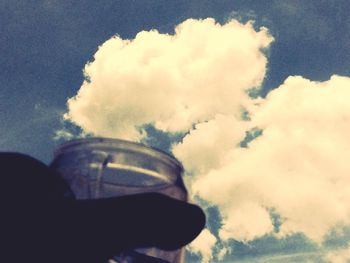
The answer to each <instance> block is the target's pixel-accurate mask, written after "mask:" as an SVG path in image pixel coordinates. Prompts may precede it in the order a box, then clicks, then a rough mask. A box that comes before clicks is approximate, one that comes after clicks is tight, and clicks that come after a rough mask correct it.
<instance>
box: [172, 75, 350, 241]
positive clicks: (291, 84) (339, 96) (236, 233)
mask: <svg viewBox="0 0 350 263" xmlns="http://www.w3.org/2000/svg"><path fill="white" fill-rule="evenodd" d="M349 97H350V78H348V77H340V76H333V77H332V78H331V79H330V80H329V81H325V82H314V81H310V80H307V79H304V78H302V77H297V76H296V77H289V78H288V79H287V80H286V81H285V82H284V84H282V85H281V86H280V87H279V88H277V89H275V90H274V91H272V92H271V93H270V94H269V95H268V96H267V98H266V99H265V100H263V101H260V105H259V106H255V107H252V108H251V109H250V110H251V121H250V124H251V125H252V126H258V127H260V128H262V129H263V134H262V136H260V137H258V138H256V139H255V140H253V141H252V142H250V144H249V147H248V148H239V147H236V148H232V149H231V150H227V149H224V152H225V153H224V156H223V157H221V160H223V161H221V163H220V166H219V167H213V169H209V170H208V172H206V173H204V174H201V176H199V177H197V179H196V180H195V181H194V182H193V184H192V192H193V193H194V194H197V195H199V196H200V197H201V198H204V199H206V200H208V201H210V202H211V203H213V204H216V205H218V206H219V207H220V209H221V210H220V211H221V213H222V216H223V218H224V225H223V227H222V229H221V232H220V237H221V238H222V239H229V238H233V239H237V240H242V241H249V240H253V239H254V238H256V237H257V236H262V235H264V234H269V233H271V232H272V231H273V223H272V220H271V218H270V216H269V213H268V211H269V209H271V208H273V209H275V211H276V212H277V213H278V214H279V215H280V216H281V218H282V224H281V226H280V227H279V233H278V235H280V236H285V235H289V234H293V233H297V232H302V233H304V234H305V235H306V236H308V237H309V238H310V239H312V240H314V241H315V242H318V243H321V242H322V240H323V238H324V236H325V235H326V233H327V232H328V231H329V230H330V229H332V228H333V227H335V226H336V225H337V224H343V225H346V224H349V223H350V191H349V189H350V177H349V174H350V167H349V165H348V162H349V161H348V156H350V140H349V139H348V135H349V133H350V104H349V103H348V98H349ZM223 130H225V129H224V128H223ZM211 134H212V133H211V132H208V136H207V137H206V138H207V140H211V137H210V136H211ZM187 136H188V138H185V139H184V140H183V144H184V145H182V147H186V142H187V141H189V142H190V141H195V138H190V137H191V136H196V135H195V133H192V134H191V133H190V134H188V135H187ZM201 136H204V135H201ZM214 138H216V137H215V136H214ZM198 144H199V145H200V142H199V143H198ZM189 145H190V144H189ZM217 146H218V147H221V145H220V144H217ZM192 147H194V148H197V147H200V146H198V145H192ZM214 151H220V150H219V149H215V150H214ZM202 155H203V156H204V154H202ZM178 157H179V158H180V160H182V161H183V162H184V163H185V164H186V163H187V162H189V163H190V164H189V166H190V167H191V159H190V158H188V159H186V160H184V159H183V158H184V157H183V156H182V155H179V156H178ZM185 158H186V156H185ZM204 158H205V157H204ZM194 162H196V163H200V162H199V161H198V160H196V159H195V160H194ZM203 162H205V159H203Z"/></svg>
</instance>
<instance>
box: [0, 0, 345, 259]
mask: <svg viewBox="0 0 350 263" xmlns="http://www.w3.org/2000/svg"><path fill="white" fill-rule="evenodd" d="M0 12H1V13H0V14H1V15H0V28H1V31H0V32H1V33H0V50H1V51H0V52H1V56H0V61H1V63H0V80H1V82H0V83H1V84H0V132H1V135H2V136H1V138H0V150H1V151H17V152H23V153H27V154H30V155H32V156H34V157H36V158H38V159H39V160H42V161H43V162H45V163H49V162H50V160H52V157H53V151H54V149H55V148H56V147H58V145H59V144H60V143H63V142H65V141H67V140H70V139H74V138H81V137H86V136H104V137H112V138H122V139H127V140H132V141H137V142H142V143H144V144H147V145H150V146H154V147H158V148H160V149H162V150H165V151H168V152H169V153H171V154H173V155H174V156H175V157H176V158H177V159H179V160H180V161H181V162H182V163H183V165H184V167H185V171H186V173H185V181H186V185H187V187H188V189H189V192H190V195H191V200H192V201H193V202H196V203H198V204H200V205H201V206H202V207H203V209H204V210H205V212H206V214H207V219H208V220H207V221H208V222H207V226H206V229H205V230H204V231H203V232H202V234H201V235H200V236H199V238H198V239H196V240H195V241H194V242H193V243H192V244H191V245H190V246H188V248H187V254H186V259H187V262H189V263H191V262H193V263H194V262H196V263H197V262H201V263H206V262H218V263H219V262H259V263H260V262H268V263H269V262H271V263H273V262H308V263H310V262H311V263H312V262H315V263H318V262H320V263H325V262H331V263H346V262H348V261H350V243H349V242H350V190H349V189H350V168H349V166H348V156H350V142H349V140H348V134H349V131H350V104H349V103H348V98H350V18H349V16H348V14H349V12H350V6H349V4H348V3H347V1H345V0H337V1H336V0H328V1H325V0H318V1H314V0H307V1H305V0H304V1H301V0H294V1H292V0H285V1H277V0H270V1H259V0H245V1H243V0H237V1H235V0H230V1H228V0H220V1H219V0H202V1H199V0H174V1H170V0H163V1H160V0H158V1H155V0H140V1H130V0H129V1H123V0H104V1H87V0H82V1H71V0H70V1H68V0H60V1H58V0H36V1H31V0H28V1H5V0H0Z"/></svg>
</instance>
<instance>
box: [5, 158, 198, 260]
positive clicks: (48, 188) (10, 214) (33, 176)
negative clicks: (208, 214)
mask: <svg viewBox="0 0 350 263" xmlns="http://www.w3.org/2000/svg"><path fill="white" fill-rule="evenodd" d="M0 169H1V177H0V178H1V181H0V200H1V201H0V205H1V206H0V208H1V222H0V228H1V229H0V231H1V232H0V239H1V241H2V242H1V244H2V245H1V248H0V262H6V263H11V262H21V263H23V262H30V263H44V262H45V263H73V262H74V263H105V262H107V260H108V259H109V258H111V257H112V256H113V255H116V254H118V253H120V252H121V251H126V250H130V249H133V248H136V247H138V248H139V247H151V246H155V247H158V248H161V249H165V250H174V249H177V248H180V247H182V246H184V245H186V244H188V243H189V242H191V241H192V240H193V239H194V238H195V237H196V236H197V235H198V234H199V233H200V231H201V230H202V229H203V227H204V224H205V216H204V213H203V211H202V210H201V209H200V208H199V207H198V206H195V205H191V204H187V203H185V202H182V201H178V200H175V199H172V198H169V197H167V196H164V195H161V194H157V193H148V194H138V195H131V196H123V197H116V198H109V199H99V200H86V201H82V200H80V201H77V200H75V199H74V195H73V194H72V193H71V191H70V189H69V187H68V186H67V184H66V183H65V181H64V180H63V179H62V178H61V177H60V176H59V175H57V174H56V173H55V172H54V171H52V170H51V169H50V168H49V167H47V166H46V165H45V164H43V163H41V162H40V161H38V160H36V159H34V158H32V157H29V156H26V155H22V154H18V153H0Z"/></svg>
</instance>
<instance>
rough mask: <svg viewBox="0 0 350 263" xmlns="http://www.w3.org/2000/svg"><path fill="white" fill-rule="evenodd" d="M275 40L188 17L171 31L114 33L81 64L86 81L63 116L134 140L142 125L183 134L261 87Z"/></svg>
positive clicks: (246, 28) (234, 108) (89, 129)
mask: <svg viewBox="0 0 350 263" xmlns="http://www.w3.org/2000/svg"><path fill="white" fill-rule="evenodd" d="M272 40H273V39H272V37H271V36H270V35H269V34H268V32H267V30H266V29H265V28H261V29H260V31H259V32H256V31H255V30H254V28H253V26H252V24H251V23H247V24H241V23H239V22H238V21H235V20H232V21H230V22H228V23H227V24H224V25H220V24H218V23H216V22H215V21H214V20H213V19H205V20H194V19H189V20H186V21H185V22H183V23H181V24H180V25H178V26H177V27H176V29H175V34H174V35H168V34H160V33H159V32H157V31H156V30H153V31H143V32H140V33H138V34H137V35H136V37H135V39H132V40H123V39H121V38H120V37H118V36H115V37H113V38H111V39H109V40H108V41H106V42H105V43H104V44H103V45H102V46H100V47H99V49H98V51H97V52H96V54H95V55H94V60H93V61H92V62H91V63H88V64H87V65H86V67H85V71H84V73H85V76H86V81H84V83H83V85H82V86H81V87H80V90H79V91H78V93H77V95H76V96H75V97H73V98H71V99H69V101H68V112H67V114H66V115H65V118H66V119H67V120H70V121H71V122H73V123H75V124H76V125H78V126H80V127H81V128H82V129H83V130H84V132H86V133H93V134H95V135H99V136H106V137H119V138H124V139H132V140H139V139H140V138H141V137H142V136H143V135H144V134H143V133H142V131H140V130H139V128H140V127H142V125H144V124H148V123H154V124H155V125H156V127H157V128H159V129H161V130H164V131H171V132H175V131H187V130H188V129H190V128H191V127H192V125H193V124H194V123H198V122H202V121H207V120H211V119H213V118H214V117H215V116H216V115H217V114H224V115H227V114H234V113H236V112H238V111H239V107H240V105H241V104H244V101H246V100H247V96H246V94H245V90H246V89H248V88H251V87H256V86H259V85H260V84H261V82H262V80H263V78H264V75H265V71H266V63H267V59H266V57H265V56H264V54H263V53H262V52H261V50H262V49H264V48H267V47H268V45H269V44H270V43H271V41H272Z"/></svg>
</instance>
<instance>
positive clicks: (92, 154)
mask: <svg viewBox="0 0 350 263" xmlns="http://www.w3.org/2000/svg"><path fill="white" fill-rule="evenodd" d="M51 167H52V168H53V169H55V170H56V171H58V172H59V173H60V174H61V176H63V178H64V179H65V180H66V181H67V182H68V184H69V186H70V187H71V189H72V191H73V193H74V194H75V197H76V198H77V199H98V198H108V197H116V196H123V195H132V194H139V193H146V192H158V193H162V194H165V195H167V196H170V197H172V198H175V199H178V200H182V201H187V191H186V188H185V186H184V183H183V180H182V177H181V176H182V173H183V167H182V165H181V163H180V162H178V161H177V160H176V159H175V158H173V157H172V156H170V155H168V154H166V153H164V152H162V151H160V150H157V149H154V148H150V147H147V146H144V145H142V144H139V143H134V142H129V141H124V140H119V139H107V138H88V139H80V140H74V141H71V142H68V143H65V144H63V145H61V147H59V148H58V149H57V150H56V151H55V153H54V160H53V161H52V163H51ZM111 261H112V262H113V261H114V262H118V263H145V262H150V263H151V262H154V263H156V262H159V263H162V262H164V263H183V262H184V249H179V250H175V251H164V250H161V249H158V248H146V249H145V248H144V249H136V250H135V251H133V252H129V253H128V254H124V255H116V256H115V258H113V259H111Z"/></svg>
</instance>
